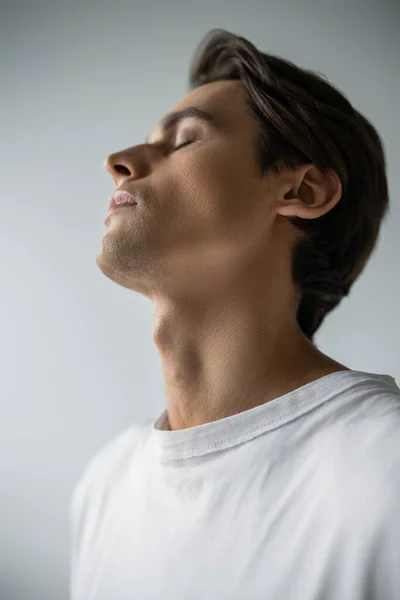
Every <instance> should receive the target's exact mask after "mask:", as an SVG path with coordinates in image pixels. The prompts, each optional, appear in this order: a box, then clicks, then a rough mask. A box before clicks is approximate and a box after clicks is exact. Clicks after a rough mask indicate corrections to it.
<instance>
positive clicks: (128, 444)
mask: <svg viewBox="0 0 400 600" xmlns="http://www.w3.org/2000/svg"><path fill="white" fill-rule="evenodd" d="M150 421H151V420H150V419H149V420H147V421H145V422H143V423H134V424H131V425H130V426H129V427H126V428H125V429H123V430H122V431H121V432H119V433H118V434H117V435H114V436H113V437H112V438H110V439H109V440H108V441H107V442H105V443H104V444H103V445H102V446H101V447H100V448H99V449H98V450H97V451H96V452H95V453H94V454H93V455H92V456H91V457H90V458H89V460H88V461H87V463H86V465H85V467H84V469H83V471H82V472H81V474H80V476H79V478H78V480H77V481H76V483H75V485H74V487H73V490H72V494H71V508H72V510H75V509H78V508H79V506H80V505H81V504H82V502H83V501H84V498H85V497H86V496H87V495H88V494H89V493H90V491H91V490H94V488H96V489H97V490H98V489H99V487H102V486H104V484H105V483H106V482H110V479H112V478H113V477H117V476H118V475H121V474H122V472H123V469H124V468H125V467H126V466H128V465H129V462H130V461H131V460H132V459H133V457H134V455H135V453H137V452H138V451H139V449H140V447H141V446H142V445H143V444H144V443H145V442H146V439H147V435H148V424H149V423H150Z"/></svg>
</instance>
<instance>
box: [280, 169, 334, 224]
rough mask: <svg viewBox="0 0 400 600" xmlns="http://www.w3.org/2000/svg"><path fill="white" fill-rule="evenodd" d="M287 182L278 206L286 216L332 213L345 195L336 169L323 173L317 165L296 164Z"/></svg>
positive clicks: (313, 217)
mask: <svg viewBox="0 0 400 600" xmlns="http://www.w3.org/2000/svg"><path fill="white" fill-rule="evenodd" d="M285 183H286V186H285V187H282V197H281V198H279V200H278V204H277V207H276V211H277V213H278V214H280V215H282V216H283V217H299V218H301V219H316V218H318V217H321V216H322V215H324V214H325V213H327V212H329V211H330V210H331V209H332V208H333V207H334V206H335V205H336V204H337V203H338V202H339V200H340V198H341V197H342V183H341V181H340V179H339V177H338V175H337V174H336V172H335V171H333V170H330V171H328V172H327V173H323V172H322V171H321V170H320V169H318V167H316V166H315V165H314V164H306V165H300V166H298V167H296V168H295V169H294V170H293V171H290V174H289V179H286V181H285Z"/></svg>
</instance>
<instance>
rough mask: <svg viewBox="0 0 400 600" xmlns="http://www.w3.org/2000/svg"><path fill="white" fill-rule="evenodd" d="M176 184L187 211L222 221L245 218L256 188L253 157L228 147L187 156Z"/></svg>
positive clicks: (177, 172)
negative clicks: (251, 158) (251, 159)
mask: <svg viewBox="0 0 400 600" xmlns="http://www.w3.org/2000/svg"><path fill="white" fill-rule="evenodd" d="M174 180H175V187H176V188H177V193H178V194H179V195H181V194H182V195H181V199H182V200H184V201H185V206H186V207H187V208H188V210H190V211H191V212H192V211H195V212H196V213H197V214H199V215H201V214H203V215H205V216H206V217H208V218H209V217H210V213H212V216H213V219H214V220H219V219H221V220H222V221H224V220H227V219H229V218H230V219H236V218H242V217H243V216H244V214H245V213H246V207H247V209H248V208H249V200H250V198H251V196H252V195H253V194H254V193H255V191H256V185H257V181H256V179H255V178H254V165H253V164H252V163H251V161H250V157H249V156H245V155H244V154H243V152H241V151H240V150H236V151H235V149H232V148H231V149H227V148H226V146H224V147H222V148H221V147H220V148H217V147H215V148H204V149H201V150H199V151H197V152H194V153H193V154H192V155H189V154H188V156H187V157H185V160H182V161H181V164H180V165H179V169H178V170H177V171H176V172H175V176H174Z"/></svg>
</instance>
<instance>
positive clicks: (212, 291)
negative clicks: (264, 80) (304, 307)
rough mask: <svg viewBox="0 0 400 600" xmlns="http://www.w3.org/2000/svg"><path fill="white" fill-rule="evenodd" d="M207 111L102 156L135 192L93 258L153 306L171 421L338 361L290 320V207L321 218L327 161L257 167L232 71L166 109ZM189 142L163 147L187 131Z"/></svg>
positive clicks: (226, 405)
mask: <svg viewBox="0 0 400 600" xmlns="http://www.w3.org/2000/svg"><path fill="white" fill-rule="evenodd" d="M193 105H195V106H197V107H200V108H203V109H206V110H208V111H209V112H211V113H212V115H213V116H214V117H215V119H216V124H215V125H211V124H206V123H198V122H196V121H195V120H193V119H187V120H185V121H182V122H181V123H180V124H179V125H177V127H176V128H175V129H172V130H169V131H168V132H167V133H166V134H161V129H160V127H159V124H158V125H157V126H156V127H155V128H154V130H153V131H152V132H151V135H150V136H149V138H148V142H149V143H146V144H140V145H136V146H132V147H130V148H127V149H124V150H121V151H120V152H116V153H113V154H111V155H110V156H108V157H107V159H106V161H105V168H106V170H107V171H108V172H109V173H110V175H111V176H112V178H113V181H114V183H115V185H116V188H118V189H123V190H127V191H129V192H131V193H135V192H136V191H140V192H142V194H143V195H144V201H143V202H139V204H138V205H137V206H135V207H133V208H126V209H122V210H119V211H116V212H115V213H112V214H111V215H110V217H109V219H108V221H107V222H106V223H107V225H106V232H105V234H104V237H103V239H102V240H101V243H100V246H99V249H98V251H97V254H96V262H97V265H98V267H99V268H100V269H101V271H102V272H103V273H104V274H105V275H106V276H107V277H109V278H110V279H112V280H113V281H115V282H116V283H118V284H119V285H122V286H124V287H126V288H128V289H131V290H134V291H136V292H139V293H141V294H144V295H146V296H147V297H148V298H150V299H151V300H152V302H153V305H154V317H153V330H152V337H153V340H154V342H155V344H156V346H157V349H158V351H159V355H160V358H161V363H162V371H163V378H164V383H165V387H164V389H165V396H166V401H167V411H168V420H169V426H170V429H171V430H176V429H185V428H188V427H193V426H197V425H201V424H203V423H209V422H211V421H215V420H217V419H222V418H225V417H228V416H231V415H234V414H237V413H240V412H242V411H245V410H248V409H250V408H253V407H255V406H258V405H260V404H264V403H265V402H268V401H269V400H272V399H275V398H278V397H279V396H281V395H283V394H286V393H288V392H290V391H292V390H294V389H296V388H298V387H300V386H303V385H305V384H306V383H309V382H311V381H314V380H316V379H318V378H320V377H323V376H325V375H328V374H330V373H333V372H335V371H341V370H347V367H345V366H344V365H341V364H340V363H338V362H336V361H334V360H333V359H332V358H330V357H328V356H327V355H325V354H323V353H322V352H321V351H320V350H318V349H317V348H316V347H315V346H314V344H312V343H311V342H310V341H309V340H307V338H306V337H305V336H304V335H303V334H302V332H301V331H300V329H299V327H298V324H297V321H296V307H297V303H298V301H299V294H298V291H297V290H296V288H295V286H294V284H293V282H292V279H291V248H292V246H293V244H294V243H295V241H296V240H298V239H299V238H298V236H299V232H298V230H297V229H295V228H294V226H293V225H292V224H291V223H290V222H289V221H288V219H287V217H295V216H296V217H300V218H307V219H314V218H318V217H320V216H321V215H323V214H325V213H326V212H328V211H329V210H331V209H332V208H333V207H334V206H335V204H336V203H337V202H338V201H339V200H340V197H341V194H342V188H341V183H340V180H339V178H338V177H337V175H336V174H335V173H334V172H330V173H329V174H325V175H324V174H323V173H322V172H321V171H319V169H318V168H317V167H315V166H314V165H310V164H307V165H301V166H299V167H297V168H296V169H295V170H290V169H288V170H286V171H284V172H282V173H280V174H279V175H276V174H271V173H269V174H267V175H266V176H261V175H260V174H259V172H258V170H257V165H256V161H255V154H254V147H255V143H256V139H257V135H258V132H259V124H258V121H256V120H255V119H254V117H252V116H251V115H250V114H249V112H248V109H247V103H246V94H245V89H244V87H243V85H242V83H241V82H239V81H222V82H213V83H209V84H206V85H203V86H201V87H199V88H197V89H196V90H193V91H191V92H190V93H188V94H187V95H185V96H184V97H183V98H182V99H181V100H180V101H179V102H178V104H177V105H176V106H175V107H174V108H173V111H175V110H180V109H182V108H184V107H187V106H193ZM189 140H194V141H193V142H192V143H191V144H189V145H186V146H183V147H182V148H180V149H178V150H174V149H173V146H174V145H178V144H181V143H183V142H185V141H189Z"/></svg>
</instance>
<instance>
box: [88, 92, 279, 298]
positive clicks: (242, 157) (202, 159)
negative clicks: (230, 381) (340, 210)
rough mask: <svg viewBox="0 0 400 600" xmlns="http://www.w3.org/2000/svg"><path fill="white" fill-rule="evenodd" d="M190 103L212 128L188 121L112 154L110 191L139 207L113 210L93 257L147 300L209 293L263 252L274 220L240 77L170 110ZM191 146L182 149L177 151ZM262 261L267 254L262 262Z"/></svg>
mask: <svg viewBox="0 0 400 600" xmlns="http://www.w3.org/2000/svg"><path fill="white" fill-rule="evenodd" d="M192 106H195V107H197V108H199V109H201V110H204V111H207V112H208V113H210V115H211V116H212V119H213V122H208V121H204V122H202V121H197V120H196V119H194V118H192V117H190V118H186V119H184V120H182V121H180V122H179V123H178V124H176V125H175V126H174V127H171V128H169V129H168V130H166V131H165V132H164V133H163V132H162V131H161V127H160V125H158V126H156V127H155V128H154V129H153V131H152V132H151V133H150V135H149V136H148V143H147V144H141V145H137V146H132V147H131V148H127V149H125V150H121V151H120V152H117V153H114V154H112V155H110V156H109V157H108V158H107V159H106V162H105V167H106V169H107V171H108V172H109V173H110V174H111V176H112V178H113V180H114V182H115V184H116V187H117V188H118V189H123V190H126V191H128V192H131V193H132V194H135V192H136V191H139V192H142V194H143V197H144V201H143V202H139V204H138V205H137V206H135V207H133V208H129V209H122V210H119V211H116V212H114V213H112V214H111V215H110V217H109V221H108V223H107V225H106V232H105V235H104V237H103V239H102V241H101V244H100V247H99V249H98V252H97V255H96V262H97V264H98V266H99V268H100V269H101V270H102V271H103V272H104V274H105V275H107V276H108V277H110V278H111V279H113V280H114V281H116V282H117V283H120V284H121V285H123V286H124V287H128V288H130V289H134V290H136V291H140V292H142V293H145V294H146V295H149V296H152V295H153V294H156V293H157V291H159V292H160V293H163V292H165V291H167V292H169V293H171V294H174V293H180V292H184V293H187V292H188V291H191V292H193V293H195V294H197V295H198V294H201V293H207V290H208V291H210V289H215V287H216V286H218V285H220V284H221V282H222V281H223V280H224V278H225V279H226V278H227V277H228V278H229V277H230V276H231V275H234V274H235V273H236V271H237V270H238V269H241V268H242V269H245V268H246V262H247V259H250V255H251V254H257V255H258V254H259V253H260V252H265V248H266V237H268V234H267V231H268V228H269V227H270V226H271V223H272V221H273V218H274V210H273V203H272V202H268V201H267V200H266V195H268V194H272V195H273V189H272V188H273V181H274V179H273V177H272V176H271V177H270V175H268V182H267V183H268V185H266V178H265V177H261V176H260V174H259V171H258V167H257V164H256V160H255V148H256V142H257V139H258V135H259V124H258V122H257V121H256V120H255V119H254V118H253V117H252V116H251V115H250V114H249V113H248V108H247V100H246V95H245V89H244V87H243V85H242V84H241V82H239V81H222V82H213V83H209V84H206V85H203V86H201V87H199V88H197V89H195V90H193V91H191V92H190V93H188V94H187V95H186V96H184V97H183V98H182V100H181V101H180V102H179V103H178V104H177V105H176V106H175V107H174V108H173V110H172V111H171V112H175V111H180V110H181V109H184V108H187V107H192ZM186 142H190V143H188V144H186V145H184V146H183V147H182V148H180V149H176V150H174V146H178V145H181V144H183V143H186ZM264 259H265V256H264Z"/></svg>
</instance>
